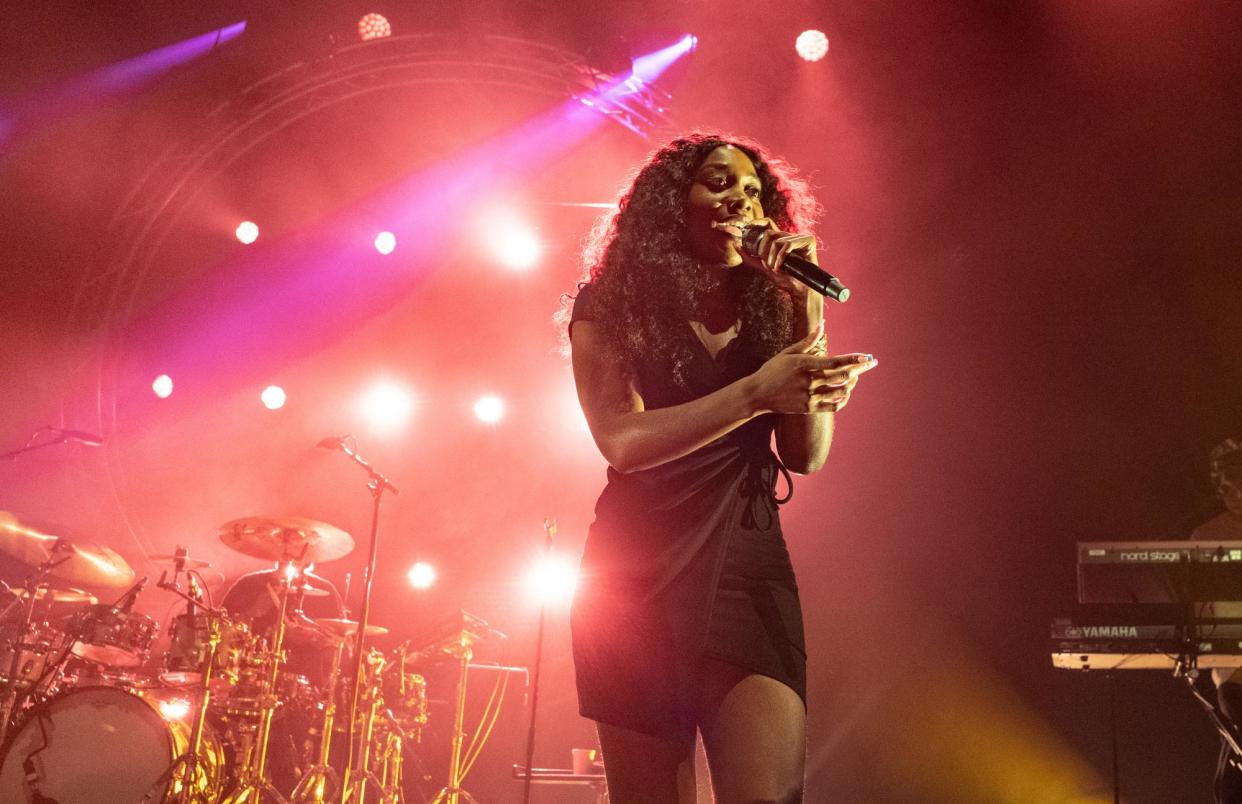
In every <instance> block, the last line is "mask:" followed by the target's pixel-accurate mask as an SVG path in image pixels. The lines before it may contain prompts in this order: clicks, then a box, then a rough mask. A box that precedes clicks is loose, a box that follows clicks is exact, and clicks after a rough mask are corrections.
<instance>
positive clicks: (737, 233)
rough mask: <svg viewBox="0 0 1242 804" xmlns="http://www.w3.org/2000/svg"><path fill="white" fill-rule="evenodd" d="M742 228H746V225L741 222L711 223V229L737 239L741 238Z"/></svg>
mask: <svg viewBox="0 0 1242 804" xmlns="http://www.w3.org/2000/svg"><path fill="white" fill-rule="evenodd" d="M744 226H746V224H745V223H744V222H742V221H712V228H714V229H717V230H719V231H721V232H726V233H728V234H730V235H732V236H733V237H737V238H740V237H741V236H742V234H743V231H742V228H743V227H744Z"/></svg>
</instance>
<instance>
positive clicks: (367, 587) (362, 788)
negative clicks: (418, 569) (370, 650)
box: [320, 439, 399, 804]
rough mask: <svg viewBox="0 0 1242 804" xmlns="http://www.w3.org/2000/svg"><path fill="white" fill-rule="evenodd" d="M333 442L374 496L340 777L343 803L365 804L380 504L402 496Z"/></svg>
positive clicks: (330, 446) (332, 446) (347, 449)
mask: <svg viewBox="0 0 1242 804" xmlns="http://www.w3.org/2000/svg"><path fill="white" fill-rule="evenodd" d="M332 441H334V442H335V443H325V442H320V445H321V446H325V447H326V448H328V449H339V450H340V451H341V452H343V453H345V454H346V455H347V456H349V459H350V460H352V461H353V462H354V463H356V464H358V466H360V467H362V468H363V470H365V471H366V473H367V490H368V491H370V492H371V545H370V551H369V554H368V556H367V565H366V569H365V570H364V574H363V576H362V580H363V583H362V609H361V610H360V611H359V612H358V632H357V634H355V636H354V689H353V695H352V696H351V697H350V701H349V719H348V720H347V721H345V722H346V724H347V726H346V728H347V729H348V730H349V754H348V756H347V757H346V759H345V772H344V773H343V774H342V775H341V780H342V781H341V801H342V802H348V801H351V800H356V801H357V802H358V804H362V801H363V798H364V797H365V796H366V785H367V773H366V768H362V767H359V768H358V769H357V770H358V771H360V775H359V777H358V779H357V780H355V779H353V773H354V771H355V759H356V758H357V757H358V756H359V755H360V754H361V752H362V746H361V745H357V746H356V745H355V744H356V743H360V742H361V741H360V740H359V739H358V736H357V735H355V733H354V732H355V726H356V722H357V718H358V707H359V704H360V702H361V698H362V684H363V681H364V680H365V674H366V654H365V653H364V652H363V646H364V644H365V642H366V636H367V624H368V623H369V622H370V617H371V587H372V584H373V583H374V581H375V560H376V556H377V555H378V554H379V513H380V502H381V501H382V499H383V496H384V492H385V491H391V492H392V493H393V494H398V493H399V492H398V491H397V487H396V486H394V485H393V484H392V483H390V482H389V481H388V478H386V477H384V475H382V474H381V473H380V472H378V471H376V469H375V467H373V466H371V464H369V463H367V462H366V461H365V460H363V459H362V458H361V457H360V456H359V455H358V453H357V452H355V451H354V450H353V449H352V448H350V447H349V446H347V445H346V444H345V439H339V440H336V439H333V440H332ZM355 796H356V798H355Z"/></svg>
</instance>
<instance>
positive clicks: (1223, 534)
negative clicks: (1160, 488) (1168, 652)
mask: <svg viewBox="0 0 1242 804" xmlns="http://www.w3.org/2000/svg"><path fill="white" fill-rule="evenodd" d="M1208 461H1209V466H1210V468H1211V475H1212V484H1213V485H1214V486H1215V487H1216V493H1217V495H1218V496H1219V497H1220V500H1221V502H1222V503H1223V504H1224V506H1225V510H1224V511H1223V512H1221V513H1220V514H1218V515H1217V516H1215V517H1213V518H1212V519H1209V520H1208V521H1207V522H1204V523H1203V524H1202V525H1200V526H1199V527H1197V528H1195V530H1194V532H1193V533H1192V534H1191V536H1190V538H1191V539H1200V540H1204V541H1214V542H1226V541H1242V440H1238V439H1233V438H1227V439H1225V440H1224V441H1222V442H1221V443H1219V444H1217V445H1216V446H1215V447H1214V448H1213V449H1212V452H1211V454H1210V456H1209V459H1208ZM1205 609H1206V610H1205V611H1204V612H1203V616H1205V617H1222V618H1231V619H1232V618H1237V619H1239V620H1242V602H1237V603H1233V602H1229V603H1209V604H1207V605H1206V607H1205ZM1212 680H1213V681H1214V682H1215V683H1216V697H1217V700H1218V701H1219V703H1220V708H1221V711H1222V712H1223V713H1224V714H1225V716H1226V717H1227V718H1229V720H1230V721H1231V722H1232V723H1233V724H1234V727H1235V729H1237V728H1238V727H1239V726H1242V668H1239V669H1235V670H1228V669H1224V670H1222V669H1214V670H1213V671H1212ZM1215 790H1216V802H1217V804H1242V768H1239V765H1238V762H1237V761H1236V759H1235V758H1234V757H1232V756H1231V753H1230V750H1229V748H1228V746H1226V745H1224V744H1223V742H1222V745H1221V752H1220V760H1219V762H1218V763H1217V767H1216V788H1215Z"/></svg>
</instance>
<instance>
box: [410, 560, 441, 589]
mask: <svg viewBox="0 0 1242 804" xmlns="http://www.w3.org/2000/svg"><path fill="white" fill-rule="evenodd" d="M405 577H406V578H408V579H409V581H410V586H413V587H414V588H415V589H430V588H431V586H432V585H433V584H434V583H435V582H436V568H435V567H433V566H431V565H430V564H428V563H427V562H425V561H419V562H416V563H415V564H414V565H413V566H411V567H410V571H409V572H407V573H406V576H405Z"/></svg>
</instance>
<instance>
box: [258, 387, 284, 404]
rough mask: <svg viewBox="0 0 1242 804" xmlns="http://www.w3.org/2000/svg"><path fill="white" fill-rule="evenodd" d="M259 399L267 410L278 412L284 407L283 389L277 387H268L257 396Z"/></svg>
mask: <svg viewBox="0 0 1242 804" xmlns="http://www.w3.org/2000/svg"><path fill="white" fill-rule="evenodd" d="M259 399H260V400H262V402H263V407H265V408H267V409H268V410H280V409H281V408H283V407H284V406H285V389H284V388H281V387H280V386H279V385H269V386H267V387H266V388H264V389H263V393H261V394H259Z"/></svg>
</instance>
